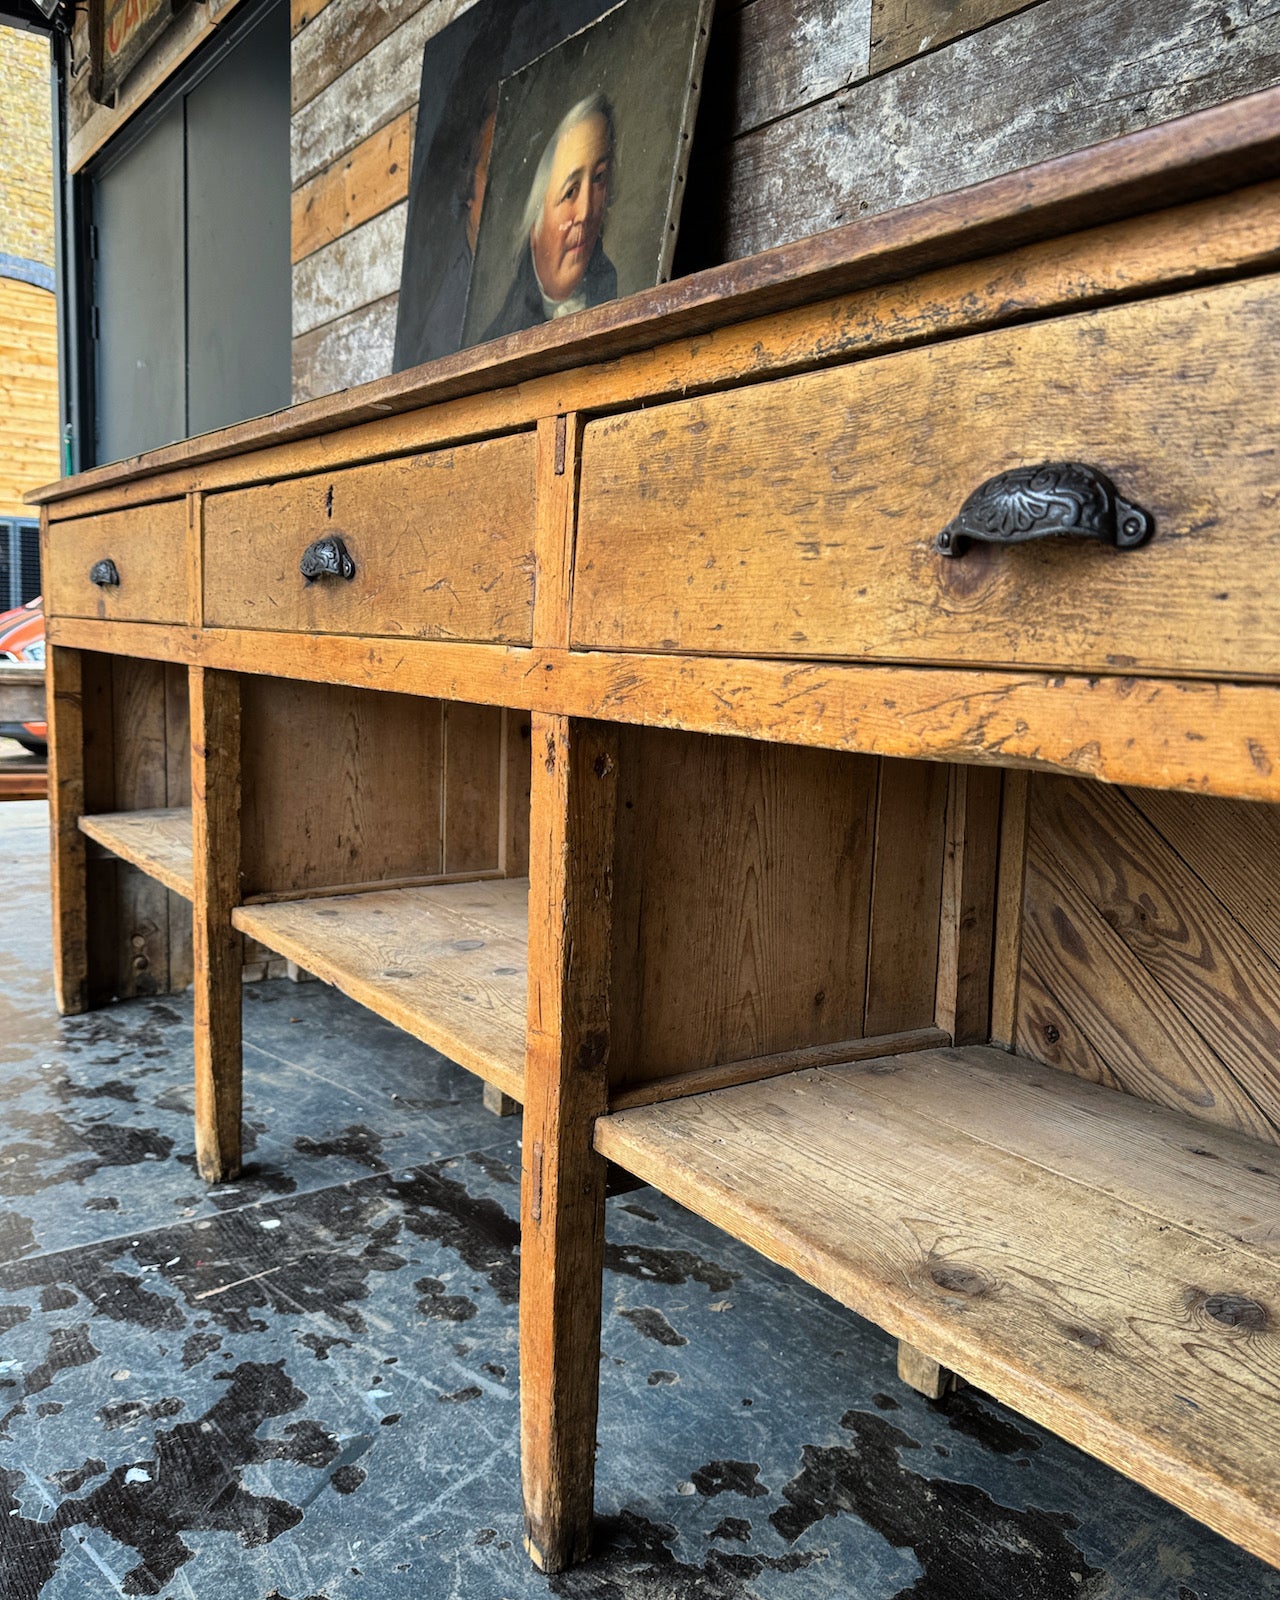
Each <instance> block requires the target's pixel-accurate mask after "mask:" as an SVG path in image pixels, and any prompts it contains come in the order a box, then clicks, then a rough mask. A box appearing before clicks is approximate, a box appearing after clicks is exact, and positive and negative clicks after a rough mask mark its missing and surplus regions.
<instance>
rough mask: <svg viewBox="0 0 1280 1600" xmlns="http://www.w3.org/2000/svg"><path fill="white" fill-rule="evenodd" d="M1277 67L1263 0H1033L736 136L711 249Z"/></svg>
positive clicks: (1124, 124)
mask: <svg viewBox="0 0 1280 1600" xmlns="http://www.w3.org/2000/svg"><path fill="white" fill-rule="evenodd" d="M1228 35H1229V37H1230V45H1229V47H1228V46H1225V45H1224V39H1225V38H1226V37H1227V36H1228ZM1278 81H1280V6H1277V5H1276V4H1275V0H1263V3H1262V4H1256V3H1254V0H1186V3H1184V4H1181V5H1177V6H1134V4H1133V3H1132V0H1043V3H1042V4H1040V5H1037V6H1035V7H1034V9H1033V10H1031V11H1026V12H1023V13H1021V14H1020V15H1017V16H1013V17H1010V18H1009V19H1008V20H1007V21H1005V22H1002V23H1000V24H999V25H997V26H994V27H990V28H986V29H984V30H983V31H982V32H981V33H979V34H975V35H971V36H969V37H968V38H964V39H961V40H958V41H957V42H956V43H954V44H951V45H948V46H947V47H945V48H944V49H941V50H938V51H935V52H933V53H932V54H929V55H925V56H921V57H919V58H917V59H916V60H914V61H911V62H909V63H907V64H906V65H904V66H902V67H900V68H899V69H898V70H897V71H895V72H890V73H886V74H884V75H883V76H881V77H878V78H872V79H870V80H868V81H867V82H866V83H864V84H861V85H859V86H857V87H855V88H854V89H852V90H850V91H848V92H844V91H841V92H840V93H838V94H836V95H835V96H833V97H830V98H828V99H826V100H824V101H821V102H820V103H819V104H817V105H814V106H809V107H805V108H803V109H801V110H799V111H798V112H797V113H796V114H795V115H794V116H789V117H786V116H784V117H782V118H781V119H780V120H777V121H774V122H772V123H770V124H768V125H767V126H766V127H764V128H762V129H760V130H759V131H757V132H753V133H750V134H748V135H746V136H745V137H743V138H740V139H737V140H735V141H734V142H733V143H732V144H731V145H730V146H729V147H728V148H727V151H726V153H725V156H724V158H723V161H722V163H721V164H720V165H719V166H718V167H717V172H718V181H717V184H716V186H715V187H716V189H717V190H718V194H719V203H720V208H721V210H720V217H719V225H718V240H717V248H718V254H719V258H720V259H722V260H730V259H733V258H735V257H740V256H747V255H752V254H755V253H756V252H758V251H761V250H768V249H770V248H772V247H773V246H775V245H778V244H783V243H785V242H787V241H790V240H795V239H799V238H802V237H803V236H804V235H806V234H811V233H817V232H820V231H821V230H823V229H826V228H834V227H837V226H839V225H840V224H841V223H844V222H849V221H851V220H853V219H854V218H856V217H859V216H865V215H867V214H869V213H874V212H879V211H887V210H889V209H892V208H896V207H899V206H903V205H908V204H910V203H911V202H912V201H917V200H921V199H924V198H925V197H927V196H930V195H942V194H947V193H949V192H952V191H954V190H958V189H963V188H965V187H967V186H968V185H970V184H974V183H977V182H979V181H981V180H983V179H987V178H992V177H994V176H996V175H997V174H1000V173H1007V172H1012V171H1014V170H1015V169H1016V168H1020V167H1026V166H1029V165H1031V164H1032V163H1034V162H1039V161H1045V160H1048V159H1050V158H1052V157H1055V156H1062V155H1065V154H1067V153H1068V152H1069V151H1072V150H1078V149H1081V148H1083V147H1084V146H1087V145H1092V144H1096V143H1098V142H1099V141H1101V140H1106V139H1112V138H1115V137H1117V136H1119V135H1122V134H1126V133H1131V132H1134V131H1135V130H1137V129H1140V128H1144V127H1146V126H1148V125H1149V124H1152V123H1158V122H1163V121H1166V120H1168V119H1170V118H1173V117H1179V116H1183V115H1185V114H1186V113H1188V112H1191V111H1196V110H1201V109H1204V108H1205V107H1208V106H1213V105H1216V104H1218V103H1220V102H1224V101H1228V100H1231V99H1232V98H1234V97H1236V96H1239V95H1244V94H1248V93H1250V92H1251V91H1253V90H1256V89H1259V88H1263V87H1268V86H1270V85H1273V84H1275V83H1277V82H1278Z"/></svg>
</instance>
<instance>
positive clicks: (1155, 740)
mask: <svg viewBox="0 0 1280 1600" xmlns="http://www.w3.org/2000/svg"><path fill="white" fill-rule="evenodd" d="M49 637H50V638H51V639H52V640H54V642H56V643H60V644H63V645H69V646H73V647H80V648H83V649H87V650H110V651H112V652H118V653H120V654H130V655H134V656H146V657H170V658H171V659H174V660H177V661H184V662H196V661H200V662H204V663H205V664H207V665H210V666H218V665H225V666H227V667H239V668H241V669H242V670H244V671H246V672H253V673H259V674H265V673H272V672H280V673H290V674H294V675H298V676H302V675H305V676H306V677H308V678H310V679H314V680H315V681H318V682H329V683H344V684H350V685H353V686H361V687H369V688H379V689H392V690H394V691H395V692H400V693H413V694H421V695H436V696H440V697H441V698H444V699H450V700H481V701H485V702H486V703H489V704H505V705H508V706H513V707H520V708H523V709H526V710H532V709H534V708H535V707H536V708H539V709H543V710H550V711H556V712H562V713H564V714H566V715H574V716H582V717H596V718H603V719H606V720H616V721H620V722H633V723H642V724H648V725H651V726H659V727H674V728H686V729H689V730H692V731H699V732H706V733H722V734H738V735H742V736H745V737H749V738H755V739H766V740H770V741H776V742H785V743H790V744H804V745H811V746H815V747H821V748H828V749H833V748H834V749H845V750H852V751H859V752H862V753H866V754H872V755H892V756H903V757H907V758H912V759H915V758H920V759H926V760H933V761H961V762H976V763H980V764H984V765H994V766H1014V767H1028V768H1038V769H1040V770H1044V771H1057V772H1064V773H1068V774H1076V775H1085V776H1088V777H1091V778H1097V779H1100V780H1101V781H1103V782H1106V783H1129V784H1142V785H1144V786H1147V787H1156V786H1158V787H1161V788H1167V789H1180V790H1187V791H1191V792H1195V793H1198V794H1216V795H1221V796H1224V797H1227V798H1240V799H1256V800H1276V799H1280V776H1278V774H1280V693H1278V692H1277V690H1276V688H1275V687H1273V686H1271V685H1265V684H1258V685H1250V684H1232V683H1221V684H1217V683H1204V682H1197V681H1194V680H1186V679H1153V678H1134V677H1129V676H1127V675H1125V676H1117V677H1108V676H1089V677H1085V676H1083V675H1079V674H1076V675H1073V674H1070V673H1062V674H1059V673H1048V674H1042V673H1010V672H981V671H971V670H966V671H961V670H954V671H948V670H942V669H938V668H914V667H884V668H867V667H864V666H850V665H842V664H840V663H836V662H824V663H820V664H818V663H811V662H785V661H751V660H745V659H739V660H732V659H722V658H715V657H709V658H708V657H704V658H689V657H678V656H676V657H657V656H650V657H645V656H637V655H614V654H610V653H606V652H590V653H575V654H572V655H568V656H566V655H565V654H564V653H563V652H556V651H552V650H541V649H535V650H503V649H499V648H495V647H488V646H481V645H442V644H434V643H425V642H417V643H415V642H414V641H412V640H405V641H402V642H396V643H394V644H392V643H388V641H387V640H385V639H360V638H352V639H342V638H335V637H330V636H323V635H321V636H308V635H305V634H255V633H236V632H229V631H227V630H220V629H207V630H205V631H204V632H202V633H200V634H193V633H192V632H191V631H190V630H187V629H170V628H151V627H143V626H136V625H133V624H128V623H111V624H103V623H95V622H78V621H76V620H75V619H72V618H52V619H51V620H50V623H49ZM107 809H109V804H108V807H107Z"/></svg>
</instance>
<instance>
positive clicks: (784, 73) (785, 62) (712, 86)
mask: <svg viewBox="0 0 1280 1600" xmlns="http://www.w3.org/2000/svg"><path fill="white" fill-rule="evenodd" d="M717 35H718V36H719V37H717ZM870 41H871V0H754V3H753V4H751V5H745V6H740V7H736V8H733V7H728V8H724V9H722V10H721V11H719V12H717V15H716V19H715V27H714V31H713V33H712V52H713V54H711V55H710V56H709V57H708V72H707V82H706V85H705V91H704V92H708V93H709V94H710V95H712V96H716V95H718V94H726V93H727V98H728V99H729V101H730V111H729V119H728V123H727V126H726V125H724V124H721V126H720V128H719V129H718V130H715V131H716V132H718V134H719V135H720V137H723V135H724V134H725V133H731V134H741V133H747V132H750V130H751V129H753V128H758V127H759V126H760V125H761V124H762V123H765V122H772V121H773V120H774V118H775V117H782V116H786V115H787V114H788V113H789V112H793V111H794V110H795V109H796V107H798V106H804V105H809V104H811V103H812V102H813V101H815V100H821V99H824V98H825V97H827V96H828V95H832V94H835V93H837V92H838V91H839V90H841V89H846V88H848V87H849V85H850V84H853V83H856V82H857V81H858V79H860V78H863V77H865V76H866V73H867V66H868V53H869V47H870ZM717 69H718V70H719V71H720V72H721V73H722V74H723V75H724V76H725V78H726V79H727V80H728V81H727V83H726V84H723V85H722V84H718V83H716V82H715V81H714V79H713V78H712V73H713V71H715V70H717ZM699 131H700V132H706V133H707V134H711V133H712V132H713V130H712V129H709V128H706V126H705V124H703V125H700V129H699Z"/></svg>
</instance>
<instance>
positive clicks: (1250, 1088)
mask: <svg viewBox="0 0 1280 1600" xmlns="http://www.w3.org/2000/svg"><path fill="white" fill-rule="evenodd" d="M1030 866H1031V878H1030V883H1029V889H1028V898H1027V926H1028V933H1029V936H1028V946H1027V951H1026V955H1025V956H1024V977H1023V981H1024V982H1025V981H1026V971H1025V969H1026V967H1027V966H1030V967H1031V968H1032V969H1033V971H1034V974H1035V977H1036V978H1037V979H1038V980H1039V982H1040V983H1041V984H1042V985H1043V986H1044V988H1045V989H1047V990H1048V991H1049V993H1050V994H1052V995H1055V996H1057V997H1058V998H1059V999H1060V1000H1061V1002H1062V1004H1063V1007H1064V1009H1065V1011H1066V1012H1067V1014H1068V1015H1069V1016H1070V1017H1071V1018H1072V1019H1073V1020H1074V1023H1075V1024H1076V1027H1077V1028H1078V1030H1079V1036H1080V1037H1081V1038H1083V1039H1084V1040H1085V1041H1087V1042H1088V1045H1089V1047H1090V1051H1091V1054H1092V1053H1094V1052H1096V1055H1097V1056H1099V1057H1101V1058H1102V1060H1103V1061H1104V1062H1105V1063H1106V1064H1107V1066H1108V1068H1109V1069H1110V1071H1111V1073H1112V1074H1113V1075H1114V1081H1116V1082H1118V1083H1120V1084H1122V1085H1123V1086H1124V1087H1126V1088H1128V1089H1129V1090H1130V1091H1131V1092H1134V1093H1138V1094H1142V1095H1144V1096H1146V1097H1147V1098H1150V1099H1155V1100H1159V1101H1161V1102H1162V1103H1164V1104H1171V1105H1177V1106H1179V1107H1180V1108H1181V1109H1183V1110H1186V1111H1188V1112H1190V1114H1191V1115H1193V1116H1200V1117H1203V1118H1204V1119H1205V1120H1206V1121H1212V1122H1216V1123H1218V1124H1219V1125H1221V1126H1226V1127H1232V1126H1234V1127H1237V1128H1240V1129H1242V1130H1244V1131H1247V1132H1250V1133H1252V1134H1254V1135H1255V1136H1256V1137H1259V1138H1264V1139H1270V1140H1271V1141H1273V1142H1280V1078H1278V1077H1277V1074H1276V1070H1275V1062H1276V1060H1277V1059H1280V998H1278V996H1280V971H1277V968H1276V966H1275V965H1274V964H1273V963H1272V962H1271V961H1269V960H1268V959H1267V957H1266V956H1265V955H1264V954H1263V952H1262V951H1261V950H1260V949H1259V948H1258V946H1257V944H1256V943H1255V942H1254V940H1253V939H1252V938H1251V937H1250V936H1249V935H1248V934H1247V933H1246V932H1245V930H1244V929H1243V928H1241V926H1240V925H1239V923H1238V922H1237V920H1236V918H1235V917H1234V916H1233V914H1232V909H1231V905H1230V903H1229V902H1228V903H1224V902H1223V901H1221V900H1220V899H1219V898H1218V897H1217V896H1216V895H1214V894H1212V893H1210V891H1209V890H1208V889H1207V888H1206V886H1205V885H1204V884H1203V883H1202V882H1201V880H1200V879H1199V878H1198V877H1197V875H1196V872H1195V862H1194V860H1192V861H1187V860H1184V859H1183V858H1182V857H1181V856H1179V855H1178V854H1177V853H1176V851H1174V850H1173V849H1172V848H1171V847H1170V846H1169V844H1168V843H1167V842H1166V841H1165V839H1164V838H1162V837H1161V835H1160V834H1159V833H1157V832H1156V830H1155V829H1154V828H1152V827H1151V826H1150V824H1149V823H1147V821H1146V819H1145V818H1144V817H1143V815H1142V813H1141V812H1140V811H1138V810H1137V808H1136V807H1135V806H1134V805H1133V804H1132V803H1131V802H1130V801H1129V800H1128V799H1127V798H1126V797H1125V796H1124V795H1123V794H1122V793H1120V792H1118V791H1116V790H1114V789H1108V788H1105V787H1102V786H1099V785H1095V784H1080V783H1067V782H1063V781H1054V780H1048V779H1043V780H1040V781H1038V782H1037V783H1036V785H1035V786H1034V790H1033V799H1032V831H1031V853H1030ZM1260 868H1261V864H1260ZM1046 1026H1047V1024H1046V1023H1044V1022H1043V1021H1041V1019H1040V1018H1039V1017H1036V1018H1031V1017H1028V1018H1027V1019H1026V1020H1025V1021H1024V1023H1023V1025H1022V1026H1021V1027H1020V1029H1019V1040H1020V1045H1019V1048H1020V1049H1022V1050H1023V1052H1024V1053H1025V1054H1030V1055H1035V1056H1039V1057H1041V1058H1042V1059H1047V1060H1050V1061H1052V1062H1053V1063H1054V1064H1055V1065H1059V1066H1067V1067H1071V1066H1072V1063H1073V1060H1074V1059H1075V1057H1074V1055H1073V1052H1072V1050H1071V1038H1072V1037H1073V1036H1074V1030H1072V1029H1068V1028H1066V1027H1059V1030H1058V1031H1059V1033H1060V1034H1061V1035H1062V1036H1061V1037H1060V1038H1058V1039H1057V1040H1052V1039H1049V1038H1048V1037H1047V1035H1046V1033H1045V1028H1046ZM1166 1031H1169V1032H1176V1034H1177V1036H1178V1039H1179V1045H1178V1047H1177V1048H1176V1049H1173V1050H1170V1049H1169V1048H1168V1046H1167V1045H1166V1046H1164V1047H1163V1048H1161V1047H1160V1040H1159V1035H1160V1034H1161V1033H1163V1032H1166ZM1037 1035H1038V1037H1037ZM1086 1073H1087V1074H1088V1075H1090V1076H1091V1075H1092V1073H1093V1063H1092V1061H1090V1062H1087V1063H1086Z"/></svg>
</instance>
